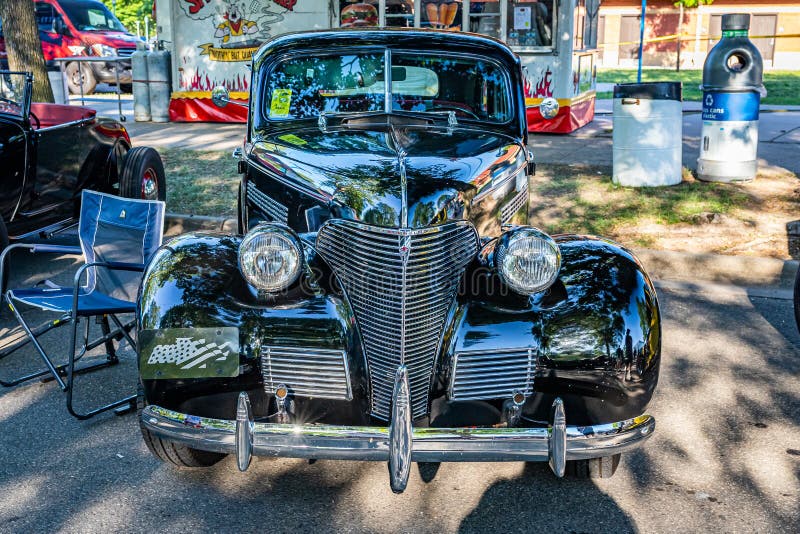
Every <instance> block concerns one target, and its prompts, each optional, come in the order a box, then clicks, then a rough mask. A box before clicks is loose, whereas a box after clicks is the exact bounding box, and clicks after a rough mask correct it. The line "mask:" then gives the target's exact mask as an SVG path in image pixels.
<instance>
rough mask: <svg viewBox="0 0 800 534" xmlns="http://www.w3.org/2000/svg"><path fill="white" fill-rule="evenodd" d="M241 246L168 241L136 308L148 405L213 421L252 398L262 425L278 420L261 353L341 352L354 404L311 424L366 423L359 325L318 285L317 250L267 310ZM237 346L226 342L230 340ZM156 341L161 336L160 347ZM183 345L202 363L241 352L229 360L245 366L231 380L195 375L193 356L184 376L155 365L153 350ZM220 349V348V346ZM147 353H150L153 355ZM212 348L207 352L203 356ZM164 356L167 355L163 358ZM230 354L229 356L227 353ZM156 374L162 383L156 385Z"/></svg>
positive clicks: (204, 237) (193, 238) (325, 410)
mask: <svg viewBox="0 0 800 534" xmlns="http://www.w3.org/2000/svg"><path fill="white" fill-rule="evenodd" d="M240 242H241V237H238V236H222V235H213V234H185V235H183V236H181V237H179V238H177V239H174V240H172V241H170V243H169V244H167V245H165V246H163V247H162V248H161V249H159V251H158V252H157V253H156V254H155V255H154V257H153V259H152V260H151V262H150V264H149V266H148V268H147V270H146V272H145V274H144V278H143V282H142V287H141V292H140V296H139V306H138V313H137V319H138V326H139V332H140V338H141V339H142V340H143V341H142V345H143V346H142V347H141V350H140V351H139V352H140V361H139V367H140V375H141V376H142V383H143V386H144V391H145V396H146V399H147V401H148V402H149V403H152V404H158V405H159V406H162V407H168V408H170V409H175V410H182V411H184V412H187V413H194V414H197V415H201V416H206V417H215V416H216V417H229V416H230V414H231V413H233V412H234V411H235V401H236V395H238V393H239V392H240V391H247V392H248V393H249V394H250V395H251V399H252V400H253V405H254V406H253V408H254V411H256V413H257V414H258V415H260V416H264V415H268V414H269V413H273V412H274V411H275V407H274V406H272V407H270V406H269V405H268V403H269V402H272V401H271V399H272V397H271V395H267V394H266V392H265V391H264V388H263V377H262V375H261V365H260V362H259V351H260V350H261V349H262V347H268V346H273V347H274V346H280V347H289V348H297V349H315V348H317V349H323V350H336V351H342V352H344V354H345V355H346V357H347V361H346V371H347V372H348V373H349V383H350V390H351V397H352V400H350V401H344V400H331V399H328V400H324V401H321V402H318V403H315V410H318V411H319V413H315V414H307V416H308V417H310V418H318V417H323V416H324V417H326V420H333V421H336V420H344V421H347V422H350V423H352V422H353V421H361V422H362V423H363V422H365V421H367V419H365V415H364V414H366V413H367V412H368V410H367V408H366V405H365V403H366V402H367V384H366V379H365V376H366V372H365V371H364V365H365V363H364V362H365V360H364V357H363V352H362V349H361V341H360V339H359V337H358V333H357V331H356V330H355V328H354V325H355V319H354V317H353V314H352V310H351V309H350V306H349V305H348V303H347V301H346V300H345V299H343V298H342V296H341V295H337V294H335V293H334V292H330V291H324V290H322V289H321V288H320V287H319V286H318V285H317V284H316V282H315V281H314V279H313V278H314V277H316V276H320V273H321V272H323V271H324V268H320V267H319V265H318V263H319V260H318V258H316V256H315V255H314V254H313V249H311V248H309V249H307V260H308V269H307V270H306V272H305V273H304V274H303V275H302V277H301V280H300V281H299V283H298V284H296V285H295V287H294V288H293V289H290V290H289V291H287V292H285V293H283V294H281V295H279V296H277V297H275V298H274V299H272V300H271V301H269V302H265V301H263V300H259V299H258V298H257V297H256V296H255V295H254V294H253V293H252V292H251V291H250V290H249V288H248V286H247V284H246V282H245V281H244V279H243V278H242V275H241V273H240V271H239V268H238V262H237V253H238V247H239V243H240ZM227 331H233V332H238V339H234V340H230V339H226V337H225V336H226V332H227ZM156 336H162V338H161V339H159V338H158V337H156ZM182 336H185V338H186V339H188V338H190V339H191V343H194V344H197V343H199V342H200V340H203V345H197V346H196V347H195V346H193V345H188V344H187V342H186V341H184V342H183V343H184V344H185V345H186V346H187V347H188V348H187V349H186V350H188V351H195V353H196V355H197V358H195V359H196V360H198V361H200V360H201V359H202V358H203V356H204V355H208V354H210V352H209V349H208V348H207V347H209V346H210V344H211V343H212V342H213V343H215V345H216V346H217V347H213V348H212V349H211V350H213V349H214V348H218V347H219V346H221V345H223V344H224V343H225V342H228V341H229V342H230V345H229V347H230V346H234V347H235V346H236V345H238V348H237V350H234V351H231V354H229V355H227V356H229V357H234V358H238V360H237V363H238V365H236V366H235V367H234V368H233V369H232V372H230V373H229V372H228V370H229V369H231V368H230V366H229V364H228V363H224V361H223V363H221V364H219V365H216V364H215V363H214V361H211V360H210V361H208V362H205V361H203V362H202V363H205V364H206V365H202V366H201V365H195V366H191V367H188V366H190V365H191V363H192V359H191V358H192V357H194V353H191V354H190V353H187V354H186V355H185V356H186V357H187V358H189V359H187V360H186V365H183V366H182V367H188V368H186V369H180V368H178V366H176V365H174V362H170V363H165V362H163V361H162V362H159V361H157V360H158V358H151V357H150V356H152V351H153V345H158V344H169V343H173V344H174V343H176V342H177V341H178V339H180V338H181V337H182ZM219 340H221V342H220V341H219ZM148 345H149V346H148ZM204 348H205V352H203V350H204ZM162 352H163V351H162ZM223 352H225V351H223ZM159 373H162V374H161V375H159Z"/></svg>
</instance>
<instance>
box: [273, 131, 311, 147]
mask: <svg viewBox="0 0 800 534" xmlns="http://www.w3.org/2000/svg"><path fill="white" fill-rule="evenodd" d="M278 139H280V140H281V141H286V142H287V143H291V144H293V145H298V146H302V145H307V144H308V141H306V140H305V139H301V138H299V137H297V136H296V135H294V134H286V135H281V136H279V137H278Z"/></svg>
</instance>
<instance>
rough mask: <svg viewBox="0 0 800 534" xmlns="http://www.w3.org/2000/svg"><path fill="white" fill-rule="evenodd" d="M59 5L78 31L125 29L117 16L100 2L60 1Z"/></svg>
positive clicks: (122, 30) (121, 30) (120, 30)
mask: <svg viewBox="0 0 800 534" xmlns="http://www.w3.org/2000/svg"><path fill="white" fill-rule="evenodd" d="M61 7H62V8H63V9H64V12H65V13H66V14H67V17H68V18H69V20H70V21H72V24H73V25H75V27H76V28H77V29H78V30H80V31H108V30H113V31H119V32H124V31H127V30H125V26H123V25H122V23H121V22H120V21H119V20H118V19H117V17H115V16H114V15H113V14H112V13H111V11H109V10H108V8H107V7H106V6H104V5H103V4H101V3H100V2H93V1H84V2H61Z"/></svg>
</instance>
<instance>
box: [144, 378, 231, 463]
mask: <svg viewBox="0 0 800 534" xmlns="http://www.w3.org/2000/svg"><path fill="white" fill-rule="evenodd" d="M145 405H146V403H145V401H144V395H142V393H141V391H140V392H139V396H138V398H137V400H136V412H137V413H136V416H137V417H138V419H139V428H140V430H141V431H142V438H144V443H145V445H147V448H148V450H149V451H150V452H151V453H152V454H153V456H155V457H156V458H158V459H159V460H161V461H162V462H164V463H168V464H172V465H175V466H177V467H194V468H197V467H211V466H212V465H214V464H216V463H217V462H219V461H220V460H222V459H223V458H225V456H227V454H222V453H219V452H209V451H201V450H198V449H192V448H191V447H187V446H186V445H182V444H180V443H175V442H174V441H169V440H166V439H161V438H159V437H157V436H154V435H153V434H151V433H150V431H149V430H147V429H146V428H145V427H144V425H142V410H144V407H145Z"/></svg>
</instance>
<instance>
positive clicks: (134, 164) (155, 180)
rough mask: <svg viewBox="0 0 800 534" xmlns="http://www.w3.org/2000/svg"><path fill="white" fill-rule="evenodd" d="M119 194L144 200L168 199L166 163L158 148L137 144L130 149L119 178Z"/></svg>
mask: <svg viewBox="0 0 800 534" xmlns="http://www.w3.org/2000/svg"><path fill="white" fill-rule="evenodd" d="M119 194H120V196H123V197H125V198H139V199H144V200H166V199H167V181H166V177H165V175H164V164H163V163H162V162H161V156H159V155H158V152H157V151H156V149H154V148H150V147H146V146H137V147H134V148H132V149H130V150H129V151H128V153H127V154H126V155H125V161H124V163H123V165H122V175H121V176H120V178H119Z"/></svg>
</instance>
